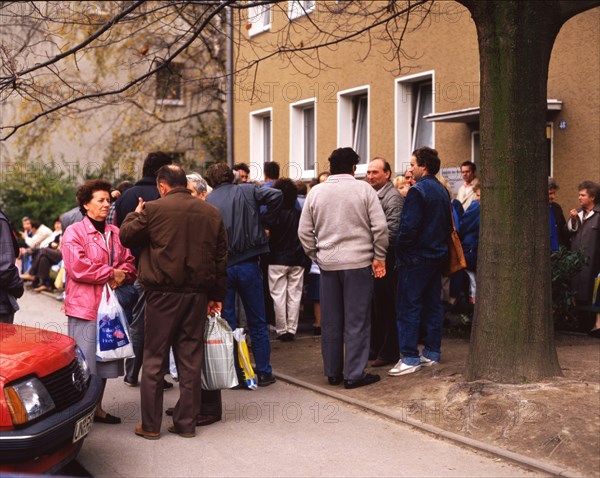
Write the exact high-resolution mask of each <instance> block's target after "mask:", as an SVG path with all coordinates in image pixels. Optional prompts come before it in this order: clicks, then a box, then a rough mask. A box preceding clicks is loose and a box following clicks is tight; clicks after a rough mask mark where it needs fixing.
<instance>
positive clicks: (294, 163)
mask: <svg viewBox="0 0 600 478" xmlns="http://www.w3.org/2000/svg"><path fill="white" fill-rule="evenodd" d="M315 112H316V105H315V99H314V98H311V99H309V100H304V101H300V102H298V103H294V104H293V105H291V117H290V174H289V176H290V177H294V178H296V177H302V178H305V179H309V178H313V177H314V176H315V157H316V147H317V142H316V114H315Z"/></svg>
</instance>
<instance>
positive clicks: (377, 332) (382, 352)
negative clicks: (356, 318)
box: [371, 251, 400, 362]
mask: <svg viewBox="0 0 600 478" xmlns="http://www.w3.org/2000/svg"><path fill="white" fill-rule="evenodd" d="M395 263H396V254H395V253H394V251H388V254H387V256H386V258H385V276H384V277H382V278H381V279H375V280H374V284H373V307H372V312H371V350H372V351H373V353H374V355H375V358H377V359H380V360H385V361H387V362H397V361H398V359H399V358H400V352H399V350H398V327H397V325H396V282H397V281H396V277H397V276H396V272H395V271H394V265H395Z"/></svg>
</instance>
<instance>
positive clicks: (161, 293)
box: [119, 164, 227, 439]
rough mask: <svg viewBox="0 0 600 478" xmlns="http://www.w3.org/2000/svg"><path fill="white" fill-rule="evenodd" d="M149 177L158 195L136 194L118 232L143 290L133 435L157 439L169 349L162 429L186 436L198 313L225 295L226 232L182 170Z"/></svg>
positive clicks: (193, 401) (199, 345) (197, 365)
mask: <svg viewBox="0 0 600 478" xmlns="http://www.w3.org/2000/svg"><path fill="white" fill-rule="evenodd" d="M156 181H157V186H158V191H159V194H160V199H157V200H154V201H150V202H148V203H145V202H144V201H143V199H141V198H140V199H139V203H138V206H137V207H136V209H135V211H134V212H133V213H132V214H128V215H127V217H126V218H125V221H123V223H122V224H121V231H120V234H119V236H120V238H121V241H122V243H123V245H125V246H127V247H130V248H132V247H138V248H140V249H141V253H140V255H139V257H138V264H139V266H138V270H139V280H140V283H141V284H142V285H143V287H144V290H145V294H146V313H145V319H146V320H145V330H146V337H145V339H146V340H145V344H144V369H143V371H142V381H141V415H142V422H141V424H139V425H138V426H137V427H136V430H135V433H136V435H139V436H142V437H144V438H148V439H157V438H159V437H160V428H161V423H162V406H163V395H162V388H163V375H164V373H163V371H164V365H165V363H166V362H167V361H168V357H169V347H173V353H174V355H175V362H176V364H177V370H178V373H179V391H180V398H179V401H178V402H177V405H175V408H174V410H173V426H172V427H169V431H170V432H171V433H176V434H178V435H180V436H182V437H185V438H189V437H193V436H195V434H196V432H195V429H196V426H197V421H198V416H199V414H200V412H201V409H200V408H201V403H200V402H201V400H199V398H201V397H202V391H201V387H200V381H201V380H200V375H201V374H200V370H201V368H202V360H203V352H204V348H203V338H204V324H205V320H204V313H205V312H206V313H208V314H213V313H215V312H218V311H220V310H221V303H222V301H223V299H224V298H225V290H226V287H227V276H226V272H225V270H226V259H227V235H226V232H225V226H224V224H223V220H222V219H221V215H220V214H219V211H218V210H217V209H216V208H215V207H213V206H211V205H209V204H208V203H206V202H205V201H198V200H197V199H196V198H194V197H193V196H192V195H191V191H190V190H189V189H186V186H187V178H186V175H185V172H184V171H183V169H181V167H179V166H176V165H173V164H172V165H166V166H163V167H161V168H160V169H159V170H158V172H157V174H156Z"/></svg>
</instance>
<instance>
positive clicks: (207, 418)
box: [196, 415, 221, 427]
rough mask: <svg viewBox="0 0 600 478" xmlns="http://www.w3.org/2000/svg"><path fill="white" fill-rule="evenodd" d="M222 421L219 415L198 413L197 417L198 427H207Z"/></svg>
mask: <svg viewBox="0 0 600 478" xmlns="http://www.w3.org/2000/svg"><path fill="white" fill-rule="evenodd" d="M220 421H221V417H220V416H219V415H198V417H197V418H196V426H197V427H205V426H208V425H212V424H213V423H217V422H220Z"/></svg>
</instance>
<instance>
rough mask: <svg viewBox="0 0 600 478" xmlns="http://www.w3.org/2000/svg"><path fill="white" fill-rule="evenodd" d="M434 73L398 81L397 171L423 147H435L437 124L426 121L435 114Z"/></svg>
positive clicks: (396, 117)
mask: <svg viewBox="0 0 600 478" xmlns="http://www.w3.org/2000/svg"><path fill="white" fill-rule="evenodd" d="M433 84H434V81H433V72H426V73H420V74H418V75H414V76H410V77H404V78H401V79H398V80H396V108H395V109H396V115H395V119H396V169H397V170H399V166H400V165H401V164H403V163H405V162H406V161H407V160H409V159H410V155H411V153H412V152H413V151H414V150H415V149H417V148H420V147H421V146H429V147H430V148H433V147H434V146H435V128H434V123H433V122H431V121H427V120H425V119H423V117H424V116H427V115H428V114H431V113H433V112H434V111H433V105H434V90H433Z"/></svg>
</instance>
